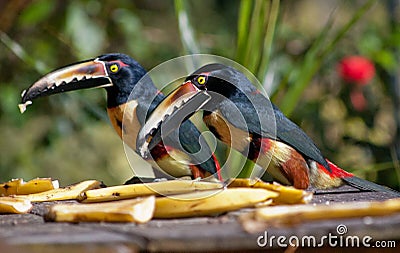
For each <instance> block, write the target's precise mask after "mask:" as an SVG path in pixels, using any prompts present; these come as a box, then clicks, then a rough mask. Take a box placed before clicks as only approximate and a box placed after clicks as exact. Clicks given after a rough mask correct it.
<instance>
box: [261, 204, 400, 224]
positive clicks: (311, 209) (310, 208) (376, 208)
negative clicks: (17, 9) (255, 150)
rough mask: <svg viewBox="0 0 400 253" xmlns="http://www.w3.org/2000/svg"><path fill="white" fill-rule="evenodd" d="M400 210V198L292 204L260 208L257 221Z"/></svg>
mask: <svg viewBox="0 0 400 253" xmlns="http://www.w3.org/2000/svg"><path fill="white" fill-rule="evenodd" d="M399 212H400V199H390V200H386V201H373V202H349V203H335V204H330V205H292V206H271V207H263V208H258V209H256V211H255V212H254V219H255V222H256V223H258V224H260V223H261V222H264V223H267V224H286V225H290V224H297V223H301V222H306V221H310V220H322V219H345V218H354V217H365V216H383V215H391V214H395V213H399Z"/></svg>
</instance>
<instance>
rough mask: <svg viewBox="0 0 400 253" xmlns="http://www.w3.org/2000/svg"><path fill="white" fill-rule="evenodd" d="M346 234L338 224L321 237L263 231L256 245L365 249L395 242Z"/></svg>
mask: <svg viewBox="0 0 400 253" xmlns="http://www.w3.org/2000/svg"><path fill="white" fill-rule="evenodd" d="M347 232H348V229H347V226H346V225H344V224H339V225H338V226H337V227H336V234H332V233H328V235H324V236H321V237H317V236H313V235H304V236H296V235H292V236H289V237H288V236H283V235H280V236H276V235H269V234H268V231H265V232H264V234H263V235H260V236H259V237H257V245H258V246H259V247H276V246H278V247H288V246H291V247H312V248H318V247H324V246H329V247H366V248H395V247H396V241H390V240H386V241H383V240H381V241H374V240H373V238H372V237H371V236H369V235H366V236H357V235H346V234H347Z"/></svg>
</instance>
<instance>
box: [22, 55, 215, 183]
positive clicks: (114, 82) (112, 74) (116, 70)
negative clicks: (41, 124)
mask: <svg viewBox="0 0 400 253" xmlns="http://www.w3.org/2000/svg"><path fill="white" fill-rule="evenodd" d="M146 73H147V72H146V71H145V69H144V68H143V67H142V66H141V65H140V64H139V63H138V62H137V61H135V60H134V59H132V58H131V57H130V56H128V55H125V54H120V53H113V54H105V55H101V56H99V57H97V58H95V59H91V60H87V61H83V62H78V63H75V64H71V65H69V66H66V67H62V68H60V69H57V70H55V71H53V72H50V73H48V74H47V75H45V76H44V77H42V78H41V79H39V80H38V81H36V82H35V83H34V84H33V85H32V86H31V87H29V88H28V89H27V90H25V91H23V93H22V103H21V104H20V105H19V107H20V110H21V113H22V112H24V111H25V109H26V106H27V105H29V104H31V103H32V100H34V99H36V98H38V97H43V96H48V95H51V94H56V93H62V92H66V91H72V90H79V89H86V88H100V87H104V88H105V89H106V91H107V113H108V116H109V118H110V121H111V123H112V125H113V127H114V129H115V131H116V132H117V133H118V135H119V136H120V137H121V138H123V140H124V141H125V142H126V143H127V144H128V146H130V147H131V148H132V149H133V150H135V148H136V138H137V134H138V132H139V130H140V128H141V127H142V126H143V125H144V122H145V120H146V117H147V114H149V113H151V112H152V111H153V110H154V108H155V107H156V106H157V105H158V103H160V101H162V100H163V98H164V95H163V94H162V93H161V92H160V91H159V90H158V89H157V88H156V86H155V85H154V84H153V83H152V81H151V79H150V77H149V76H148V75H146ZM139 81H140V82H139ZM125 110H128V112H126V111H125ZM178 134H179V139H180V141H181V146H174V145H173V144H174V140H171V141H169V142H168V143H169V144H170V143H172V144H171V145H164V143H163V142H160V143H157V145H155V146H154V148H153V149H152V150H151V156H152V158H151V159H147V161H148V162H150V164H151V165H152V166H153V168H157V169H161V171H162V172H164V173H166V174H167V175H170V176H173V177H185V176H190V177H191V178H193V179H194V178H199V177H200V178H209V179H213V178H218V179H220V180H221V175H220V171H219V163H218V161H217V160H216V159H215V156H214V155H213V154H212V153H211V150H210V148H209V146H207V145H203V144H202V143H200V142H199V140H201V138H200V137H201V134H200V132H199V130H198V129H197V128H196V126H195V125H193V124H192V123H191V122H190V121H187V122H185V123H184V124H182V125H181V127H180V128H179V133H178ZM179 147H183V149H184V150H182V148H181V149H179ZM201 148H203V149H204V150H203V152H205V153H208V154H209V156H208V159H204V160H202V161H200V160H199V159H197V158H196V157H194V156H192V155H191V154H194V153H196V152H198V151H199V150H200V149H201ZM170 154H171V155H172V156H171V155H170Z"/></svg>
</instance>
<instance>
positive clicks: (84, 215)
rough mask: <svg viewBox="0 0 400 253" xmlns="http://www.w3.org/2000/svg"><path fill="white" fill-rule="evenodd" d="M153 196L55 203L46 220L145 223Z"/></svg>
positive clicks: (151, 211)
mask: <svg viewBox="0 0 400 253" xmlns="http://www.w3.org/2000/svg"><path fill="white" fill-rule="evenodd" d="M154 206H155V197H154V196H148V197H145V198H137V199H129V200H120V201H112V202H106V203H91V204H56V205H53V206H52V207H51V208H50V211H49V213H48V214H47V216H46V219H47V220H51V221H61V222H101V221H105V222H136V223H145V222H147V221H149V220H150V219H151V218H152V217H153V213H154Z"/></svg>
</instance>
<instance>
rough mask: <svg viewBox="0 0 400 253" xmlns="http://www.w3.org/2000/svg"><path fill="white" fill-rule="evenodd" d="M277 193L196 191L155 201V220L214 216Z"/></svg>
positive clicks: (263, 190) (261, 191)
mask: <svg viewBox="0 0 400 253" xmlns="http://www.w3.org/2000/svg"><path fill="white" fill-rule="evenodd" d="M277 195H278V193H276V192H273V191H268V190H265V189H256V188H228V189H219V190H208V191H198V192H192V193H187V194H180V195H173V196H170V197H160V198H157V199H156V210H155V213H154V217H155V218H178V217H193V216H203V215H215V214H219V213H224V212H228V211H233V210H237V209H240V208H244V207H253V206H254V205H255V204H257V203H260V202H265V201H266V200H268V199H270V198H275V197H276V196H277Z"/></svg>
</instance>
